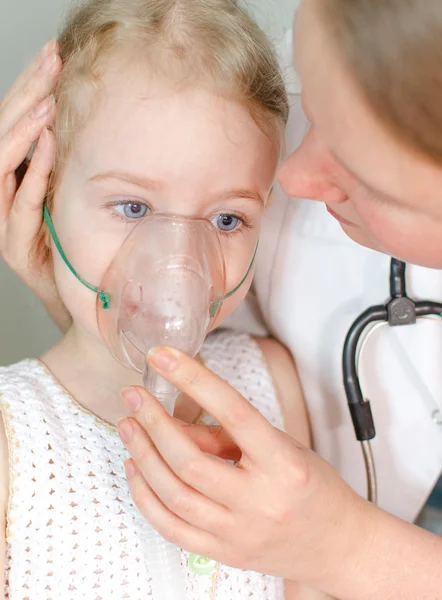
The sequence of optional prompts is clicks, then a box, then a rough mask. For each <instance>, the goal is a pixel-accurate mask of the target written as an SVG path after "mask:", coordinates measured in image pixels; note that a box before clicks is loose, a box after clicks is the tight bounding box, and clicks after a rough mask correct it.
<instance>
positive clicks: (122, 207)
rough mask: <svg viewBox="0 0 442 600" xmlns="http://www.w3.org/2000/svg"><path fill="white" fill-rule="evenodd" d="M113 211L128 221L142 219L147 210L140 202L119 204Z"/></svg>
mask: <svg viewBox="0 0 442 600" xmlns="http://www.w3.org/2000/svg"><path fill="white" fill-rule="evenodd" d="M115 209H116V211H117V212H119V213H120V214H122V215H124V216H125V217H127V218H128V219H142V218H143V217H144V216H145V215H146V213H147V211H148V210H149V209H148V207H147V206H146V205H145V204H143V203H142V202H121V203H120V204H117V205H115Z"/></svg>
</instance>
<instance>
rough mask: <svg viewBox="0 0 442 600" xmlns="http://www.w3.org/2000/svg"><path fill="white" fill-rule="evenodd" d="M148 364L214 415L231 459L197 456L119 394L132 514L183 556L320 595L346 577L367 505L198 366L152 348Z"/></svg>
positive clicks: (167, 424) (136, 394)
mask: <svg viewBox="0 0 442 600" xmlns="http://www.w3.org/2000/svg"><path fill="white" fill-rule="evenodd" d="M149 363H150V365H151V366H152V367H153V368H155V370H157V371H158V372H159V373H160V374H161V375H162V376H163V377H165V378H166V379H168V381H170V382H171V383H173V384H174V385H175V386H176V387H178V388H179V389H180V390H181V391H182V392H184V393H185V394H187V395H188V396H190V397H192V398H193V399H194V400H195V401H196V402H197V403H198V404H200V406H201V407H202V408H203V409H204V410H205V411H207V412H208V413H210V414H211V415H212V416H213V417H215V419H216V420H217V421H218V422H219V423H220V425H221V426H222V427H223V428H224V430H225V431H226V432H227V433H228V434H229V435H230V437H231V438H232V439H233V440H234V442H235V443H236V444H237V445H238V447H239V448H240V451H241V458H240V461H239V463H238V464H237V465H232V464H229V463H227V462H225V461H223V460H220V459H219V458H218V457H216V456H211V455H208V454H207V453H205V452H204V451H201V449H200V448H199V447H198V445H197V444H196V443H195V441H193V440H192V439H190V437H189V436H188V435H187V434H186V431H185V430H183V427H182V425H181V424H180V423H178V422H177V421H176V419H173V418H171V417H170V416H168V415H167V413H166V411H165V410H164V409H163V407H162V406H161V405H160V404H159V403H158V402H157V401H156V400H155V399H154V398H153V397H152V396H151V395H150V394H148V393H147V392H146V391H145V390H143V389H142V388H138V387H137V388H130V389H128V390H126V391H125V392H124V393H123V398H124V400H125V402H126V404H127V405H128V406H129V408H130V410H131V411H132V412H133V414H134V418H129V419H124V420H123V421H121V422H120V423H119V431H120V435H121V437H122V440H123V442H124V443H125V445H126V447H127V449H128V451H129V452H130V454H131V455H132V457H133V460H132V459H131V460H130V461H128V462H127V463H126V472H127V477H128V482H129V488H130V491H131V494H132V496H133V499H134V501H135V503H136V505H137V507H138V509H139V510H140V512H141V513H142V514H143V515H144V517H145V518H146V519H147V520H148V521H149V522H150V523H151V524H152V525H153V526H154V527H155V529H157V530H158V531H159V532H160V533H161V534H162V535H163V536H164V537H165V538H167V539H168V540H170V541H172V542H173V543H175V544H177V545H179V546H181V547H183V548H185V549H187V550H190V551H192V552H196V553H198V554H202V555H204V556H208V557H211V558H215V559H217V560H219V561H221V562H223V563H225V564H228V565H231V566H233V567H238V568H247V569H252V570H256V571H260V572H264V573H270V574H275V575H279V576H282V577H285V578H287V579H292V580H296V581H299V582H301V583H305V584H306V585H310V586H312V587H315V588H317V589H322V590H324V591H325V592H328V591H329V590H328V589H327V588H329V587H331V586H329V579H330V578H333V577H334V576H335V573H336V572H337V571H339V570H340V568H341V565H345V571H346V572H348V570H350V569H351V568H352V565H353V563H354V560H357V556H356V554H358V556H359V557H360V554H359V553H355V548H358V549H359V548H360V544H361V541H362V540H363V542H364V544H369V543H370V524H369V518H367V516H366V513H368V514H370V511H369V510H367V506H368V503H366V502H365V501H364V500H362V498H359V497H358V496H357V495H356V494H355V493H354V492H353V491H352V490H351V488H350V487H349V486H347V484H345V483H344V482H343V481H342V480H341V479H340V478H339V476H338V475H337V474H336V473H335V471H334V470H333V469H332V468H331V467H330V466H329V465H328V464H327V463H326V462H324V461H323V460H321V459H320V458H319V457H318V456H317V455H316V454H315V453H314V452H312V451H310V450H308V449H307V448H305V447H303V446H301V445H300V444H298V443H297V442H296V441H295V440H293V439H292V438H290V437H289V436H288V435H286V434H285V433H283V432H281V431H279V430H277V429H275V428H274V427H273V426H271V425H270V423H269V422H268V421H267V420H266V419H265V418H264V417H263V416H262V415H260V413H259V412H258V411H257V410H256V409H255V408H254V407H253V406H252V405H251V404H250V403H249V402H248V401H247V400H246V399H244V398H243V397H242V396H241V395H240V394H239V393H238V392H237V391H236V390H234V389H233V388H232V387H231V386H229V385H228V384H227V383H226V382H224V381H223V380H222V379H220V378H219V377H217V376H216V375H215V374H214V373H212V372H211V371H210V370H208V369H207V368H206V367H204V366H203V365H201V364H200V363H199V362H197V361H195V360H193V359H191V358H189V357H187V356H186V355H184V354H182V353H179V352H176V351H175V350H173V351H172V350H170V351H169V350H166V349H160V350H157V351H156V353H155V354H151V355H150V356H149ZM194 439H195V438H194Z"/></svg>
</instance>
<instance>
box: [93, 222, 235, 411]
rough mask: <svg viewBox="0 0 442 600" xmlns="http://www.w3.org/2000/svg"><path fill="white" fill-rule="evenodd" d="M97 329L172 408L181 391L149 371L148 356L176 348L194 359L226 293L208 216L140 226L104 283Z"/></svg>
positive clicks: (113, 350)
mask: <svg viewBox="0 0 442 600" xmlns="http://www.w3.org/2000/svg"><path fill="white" fill-rule="evenodd" d="M100 289H101V290H105V292H106V294H107V296H108V299H109V302H108V305H106V308H103V302H102V298H101V299H100V296H98V297H97V315H98V326H99V330H100V333H101V336H102V338H103V340H104V341H105V343H106V345H107V347H108V348H109V350H110V352H111V353H112V354H113V356H114V357H115V358H116V359H117V360H118V361H119V362H121V363H122V364H124V365H126V366H127V367H132V368H134V369H136V370H137V371H139V372H143V373H144V374H145V376H144V384H145V385H146V387H147V389H149V391H150V392H152V393H153V394H154V395H155V396H156V397H157V398H158V399H159V400H161V401H163V402H165V403H170V402H171V401H172V399H174V398H175V396H176V390H175V389H174V388H173V387H171V386H170V385H169V384H168V383H167V382H166V381H165V380H164V379H163V378H161V377H159V376H158V375H157V374H156V373H155V372H153V371H150V369H149V368H148V366H147V362H146V355H147V353H148V352H149V350H151V349H152V348H154V347H155V346H170V347H173V348H177V349H179V350H182V351H184V352H186V353H187V354H189V355H191V356H195V355H196V354H197V352H198V351H199V349H200V347H201V345H202V343H203V341H204V338H205V336H206V334H207V332H208V329H209V326H210V322H211V319H213V318H215V317H216V314H217V312H218V311H219V308H220V306H221V303H222V298H223V296H224V294H225V266H224V259H223V253H222V248H221V245H220V242H219V238H218V235H217V233H216V230H215V228H214V227H213V225H212V224H211V223H210V222H209V221H207V220H205V219H192V218H185V217H172V216H167V215H153V216H150V217H149V218H148V219H145V220H144V221H143V222H142V223H140V224H139V225H137V226H136V227H135V228H134V229H133V230H132V232H131V233H130V234H129V236H128V237H127V238H126V241H125V242H124V244H123V245H122V247H121V248H120V250H119V252H118V253H117V255H116V257H115V259H114V260H113V262H112V263H111V265H110V267H109V269H108V270H107V272H106V274H105V276H104V278H103V281H102V283H101V285H100Z"/></svg>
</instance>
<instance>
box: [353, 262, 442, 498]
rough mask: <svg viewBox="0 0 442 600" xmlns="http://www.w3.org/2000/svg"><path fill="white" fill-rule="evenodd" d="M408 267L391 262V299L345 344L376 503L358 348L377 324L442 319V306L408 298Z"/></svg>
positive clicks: (356, 421)
mask: <svg viewBox="0 0 442 600" xmlns="http://www.w3.org/2000/svg"><path fill="white" fill-rule="evenodd" d="M405 270H406V265H405V263H404V262H402V261H400V260H398V259H396V258H392V259H391V262H390V298H389V299H388V300H387V302H386V303H385V304H379V305H376V306H371V307H369V308H367V309H366V310H365V311H364V312H363V313H361V314H360V315H359V317H357V319H355V321H354V322H353V324H352V325H351V327H350V329H349V330H348V333H347V336H346V338H345V342H344V348H343V352H342V374H343V381H344V389H345V395H346V397H347V403H348V407H349V410H350V414H351V418H352V421H353V427H354V430H355V434H356V438H357V440H358V441H359V442H360V443H361V446H362V451H363V455H364V463H365V469H366V474H367V498H368V500H370V501H371V502H374V503H376V500H377V483H376V469H375V463H374V458H373V452H372V449H371V445H370V440H372V439H373V438H374V437H375V435H376V430H375V426H374V419H373V414H372V411H371V406H370V401H369V400H368V399H365V398H364V396H363V394H362V390H361V385H360V382H359V376H358V368H357V367H358V365H357V362H358V348H359V346H360V342H361V338H362V336H363V335H364V334H365V332H366V331H367V330H368V329H369V328H371V327H372V326H373V325H375V324H376V323H382V322H385V323H388V325H390V326H391V327H397V326H400V325H413V324H415V323H416V321H417V319H418V318H420V317H426V316H428V315H437V316H442V303H439V302H433V301H430V300H423V301H419V302H415V301H414V300H412V299H411V298H410V297H409V296H408V295H407V290H406V279H405Z"/></svg>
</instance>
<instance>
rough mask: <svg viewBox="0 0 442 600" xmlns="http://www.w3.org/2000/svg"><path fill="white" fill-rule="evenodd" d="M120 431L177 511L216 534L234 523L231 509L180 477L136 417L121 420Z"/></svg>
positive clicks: (166, 501) (148, 476)
mask: <svg viewBox="0 0 442 600" xmlns="http://www.w3.org/2000/svg"><path fill="white" fill-rule="evenodd" d="M118 432H119V434H120V437H121V440H122V442H123V443H124V445H125V446H126V448H127V450H128V451H129V452H130V454H131V456H132V458H133V459H134V461H135V463H136V465H137V467H138V470H139V471H140V472H141V474H142V475H143V477H144V479H145V480H146V482H147V484H148V485H149V487H150V488H151V489H152V490H153V491H154V492H155V494H156V496H157V497H158V498H159V499H160V500H161V502H162V503H163V504H164V506H166V508H168V509H169V510H170V511H171V512H172V513H173V514H175V515H177V516H178V517H180V518H181V519H183V520H184V521H186V523H189V524H190V525H195V526H197V527H199V528H200V529H203V530H204V531H208V532H210V533H214V534H216V535H219V534H220V533H221V532H222V531H225V530H226V528H227V527H230V526H231V524H230V520H231V513H230V511H228V510H227V508H226V507H225V506H221V505H220V504H217V503H215V502H213V501H212V500H210V499H209V498H206V497H204V496H202V495H201V494H200V493H198V492H196V491H195V490H193V489H192V488H190V487H189V486H187V485H186V484H185V483H183V482H182V481H180V480H179V479H178V477H177V476H176V475H175V474H174V473H173V472H172V471H171V470H170V468H169V467H168V466H167V464H166V463H165V462H164V460H163V459H162V457H161V456H160V455H159V454H158V452H157V450H156V448H155V446H154V445H153V443H152V442H151V440H150V439H149V437H148V435H146V433H145V431H144V430H143V429H142V428H141V426H140V425H139V423H138V422H137V421H136V420H135V419H122V420H121V421H119V423H118Z"/></svg>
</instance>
